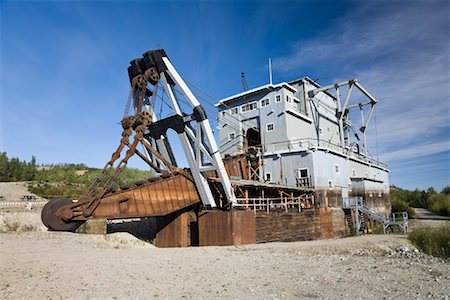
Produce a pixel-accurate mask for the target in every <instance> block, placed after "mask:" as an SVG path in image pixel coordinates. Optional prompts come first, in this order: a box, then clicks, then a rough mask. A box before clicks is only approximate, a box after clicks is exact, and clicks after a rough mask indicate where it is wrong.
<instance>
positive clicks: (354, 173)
mask: <svg viewBox="0 0 450 300" xmlns="http://www.w3.org/2000/svg"><path fill="white" fill-rule="evenodd" d="M352 176H353V177H356V170H355V169H353V170H352Z"/></svg>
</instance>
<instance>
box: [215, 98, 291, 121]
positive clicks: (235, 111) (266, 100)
mask: <svg viewBox="0 0 450 300" xmlns="http://www.w3.org/2000/svg"><path fill="white" fill-rule="evenodd" d="M292 99H294V100H292ZM292 101H294V102H295V103H299V100H297V99H296V98H292V97H291V96H289V95H286V102H288V103H292ZM275 102H281V95H276V96H275ZM269 105H270V99H269V98H264V99H262V100H261V101H260V107H266V106H269ZM240 108H241V112H242V113H244V112H247V111H252V110H255V109H257V108H258V102H256V101H255V102H251V103H246V104H244V105H242V106H241V107H240ZM238 113H239V107H233V108H231V114H232V115H235V114H238ZM222 115H223V116H225V112H222Z"/></svg>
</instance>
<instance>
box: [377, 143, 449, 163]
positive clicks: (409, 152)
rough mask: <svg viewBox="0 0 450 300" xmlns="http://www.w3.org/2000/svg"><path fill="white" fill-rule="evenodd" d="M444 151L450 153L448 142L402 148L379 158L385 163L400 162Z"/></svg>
mask: <svg viewBox="0 0 450 300" xmlns="http://www.w3.org/2000/svg"><path fill="white" fill-rule="evenodd" d="M446 151H450V142H449V141H443V142H438V143H432V144H425V145H418V146H412V147H410V148H403V149H401V150H396V151H392V152H388V153H385V154H382V155H381V157H380V158H381V159H382V160H384V161H387V162H389V161H393V160H396V161H400V160H406V159H411V158H416V157H424V156H429V155H433V154H437V153H441V152H446ZM441 165H442V163H441Z"/></svg>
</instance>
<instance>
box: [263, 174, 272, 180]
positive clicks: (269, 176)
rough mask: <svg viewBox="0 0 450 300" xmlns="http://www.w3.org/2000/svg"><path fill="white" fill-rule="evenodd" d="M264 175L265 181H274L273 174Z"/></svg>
mask: <svg viewBox="0 0 450 300" xmlns="http://www.w3.org/2000/svg"><path fill="white" fill-rule="evenodd" d="M264 175H265V176H264V181H272V173H266V174H264Z"/></svg>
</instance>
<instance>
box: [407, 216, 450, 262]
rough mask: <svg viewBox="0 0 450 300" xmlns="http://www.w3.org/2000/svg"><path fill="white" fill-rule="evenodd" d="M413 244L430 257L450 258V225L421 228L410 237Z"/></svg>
mask: <svg viewBox="0 0 450 300" xmlns="http://www.w3.org/2000/svg"><path fill="white" fill-rule="evenodd" d="M408 238H409V240H410V241H411V243H412V244H413V245H414V246H416V247H417V248H419V249H421V250H422V251H423V252H425V253H426V254H428V255H433V256H436V257H442V258H450V224H447V225H446V226H444V227H441V228H420V229H416V230H414V231H412V232H411V233H410V234H409V236H408Z"/></svg>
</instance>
